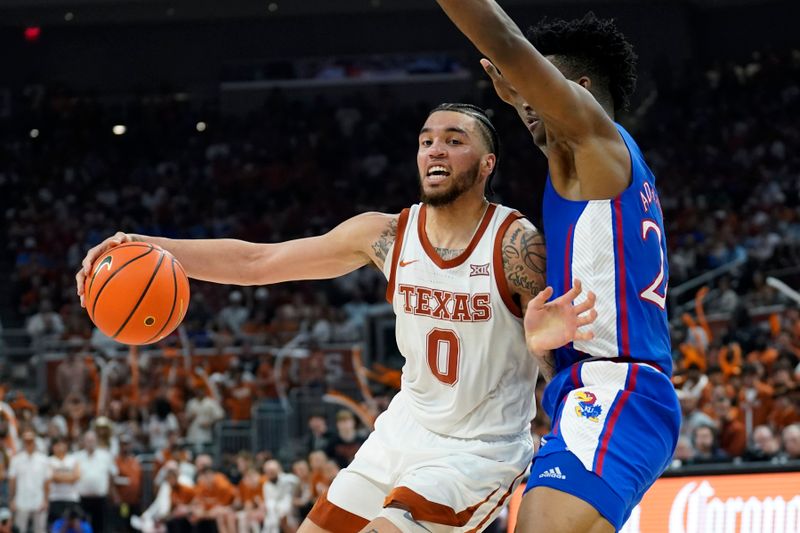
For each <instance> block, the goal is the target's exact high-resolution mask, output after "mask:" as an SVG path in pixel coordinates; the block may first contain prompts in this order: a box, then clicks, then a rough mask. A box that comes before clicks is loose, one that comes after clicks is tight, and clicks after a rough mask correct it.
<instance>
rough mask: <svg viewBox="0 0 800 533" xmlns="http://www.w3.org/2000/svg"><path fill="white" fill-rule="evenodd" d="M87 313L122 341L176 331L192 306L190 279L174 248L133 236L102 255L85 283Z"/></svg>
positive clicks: (143, 341) (136, 341) (137, 340)
mask: <svg viewBox="0 0 800 533" xmlns="http://www.w3.org/2000/svg"><path fill="white" fill-rule="evenodd" d="M84 295H85V298H84V302H85V304H86V311H87V312H88V313H89V318H91V319H92V322H94V323H95V325H96V326H97V327H98V328H100V331H102V332H103V333H105V334H106V335H108V336H109V337H111V338H112V339H114V340H116V341H118V342H121V343H124V344H150V343H153V342H157V341H159V340H161V339H163V338H164V337H166V336H167V335H169V334H170V333H172V332H173V331H174V330H175V328H176V327H178V324H180V323H181V321H182V320H183V317H184V315H185V314H186V309H187V307H188V306H189V279H188V278H187V277H186V272H184V270H183V267H182V266H181V265H180V263H178V261H177V259H175V258H174V257H173V256H172V254H170V253H169V252H167V251H166V250H164V249H162V248H161V247H159V246H156V245H153V244H149V243H144V242H131V243H125V244H121V245H119V246H116V247H114V248H112V249H110V250H109V251H108V252H106V253H104V254H103V255H101V256H100V257H99V258H98V259H97V261H95V263H94V265H92V271H91V273H90V274H89V276H88V277H87V278H86V283H85V285H84Z"/></svg>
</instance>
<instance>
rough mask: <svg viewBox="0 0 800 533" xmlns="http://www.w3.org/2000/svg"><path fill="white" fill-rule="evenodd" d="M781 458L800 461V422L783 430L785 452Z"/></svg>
mask: <svg viewBox="0 0 800 533" xmlns="http://www.w3.org/2000/svg"><path fill="white" fill-rule="evenodd" d="M781 459H783V460H786V461H800V424H792V425H791V426H787V427H786V428H785V429H784V430H783V453H782V454H781Z"/></svg>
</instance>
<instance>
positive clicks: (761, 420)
mask: <svg viewBox="0 0 800 533" xmlns="http://www.w3.org/2000/svg"><path fill="white" fill-rule="evenodd" d="M773 392H774V391H773V389H772V387H770V386H769V385H767V384H766V383H764V382H763V381H761V379H760V378H759V369H758V368H757V367H756V365H753V364H746V365H744V366H743V367H742V387H741V389H739V398H738V403H739V406H740V407H741V411H742V415H743V416H742V418H743V420H742V422H744V424H745V427H746V428H749V429H752V428H754V427H756V426H762V425H764V424H766V423H767V422H768V421H769V415H770V412H771V411H772V404H773V401H772V395H773Z"/></svg>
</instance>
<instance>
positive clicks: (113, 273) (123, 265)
mask: <svg viewBox="0 0 800 533" xmlns="http://www.w3.org/2000/svg"><path fill="white" fill-rule="evenodd" d="M122 246H134V247H136V248H143V247H147V248H148V250H147V251H146V252H145V253H143V254H141V255H137V256H136V257H132V258H131V259H128V261H126V262H125V263H123V264H122V266H120V267H119V268H118V269H117V270H115V271H114V272H112V273H111V275H110V276H108V278H106V280H105V281H104V282H103V284H102V285H101V286H100V288H99V289H97V296H96V297H95V299H94V302H93V303H92V312H91V313H90V314H89V318H91V319H92V322H94V315H95V311H96V310H97V302H98V301H100V295H101V294H102V293H103V290H104V289H105V288H106V287H107V286H108V283H109V282H110V281H111V280H112V279H114V276H116V275H117V274H119V273H120V272H121V271H122V270H124V269H125V267H127V266H128V265H130V264H131V263H133V262H134V261H138V260H139V259H141V258H142V257H144V256H146V255H148V254H149V253H150V252H152V251H153V250H155V246H153V245H152V244H146V245H122ZM112 250H113V248H112ZM92 266H94V265H92ZM93 284H94V274H92V281H91V283H89V290H88V291H87V293H86V300H87V301H89V300H90V292H91V290H92V285H93Z"/></svg>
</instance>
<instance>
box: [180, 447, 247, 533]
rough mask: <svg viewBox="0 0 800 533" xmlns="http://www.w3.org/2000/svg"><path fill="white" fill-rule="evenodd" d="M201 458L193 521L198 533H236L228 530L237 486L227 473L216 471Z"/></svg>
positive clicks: (193, 505) (193, 502)
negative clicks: (232, 482)
mask: <svg viewBox="0 0 800 533" xmlns="http://www.w3.org/2000/svg"><path fill="white" fill-rule="evenodd" d="M201 457H202V456H201ZM199 459H200V457H198V465H197V485H196V486H195V495H194V499H193V500H192V518H191V521H192V522H193V523H194V525H195V528H196V530H197V532H198V533H203V532H216V531H218V532H219V533H235V532H229V531H228V524H230V522H231V515H232V512H231V510H230V505H231V504H232V503H233V501H234V499H235V498H236V487H234V486H233V485H232V484H231V482H230V481H228V478H227V477H225V474H223V473H221V472H217V471H215V470H214V469H213V468H212V467H211V466H210V465H208V466H207V465H205V462H204V461H199ZM209 459H210V458H209Z"/></svg>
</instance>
